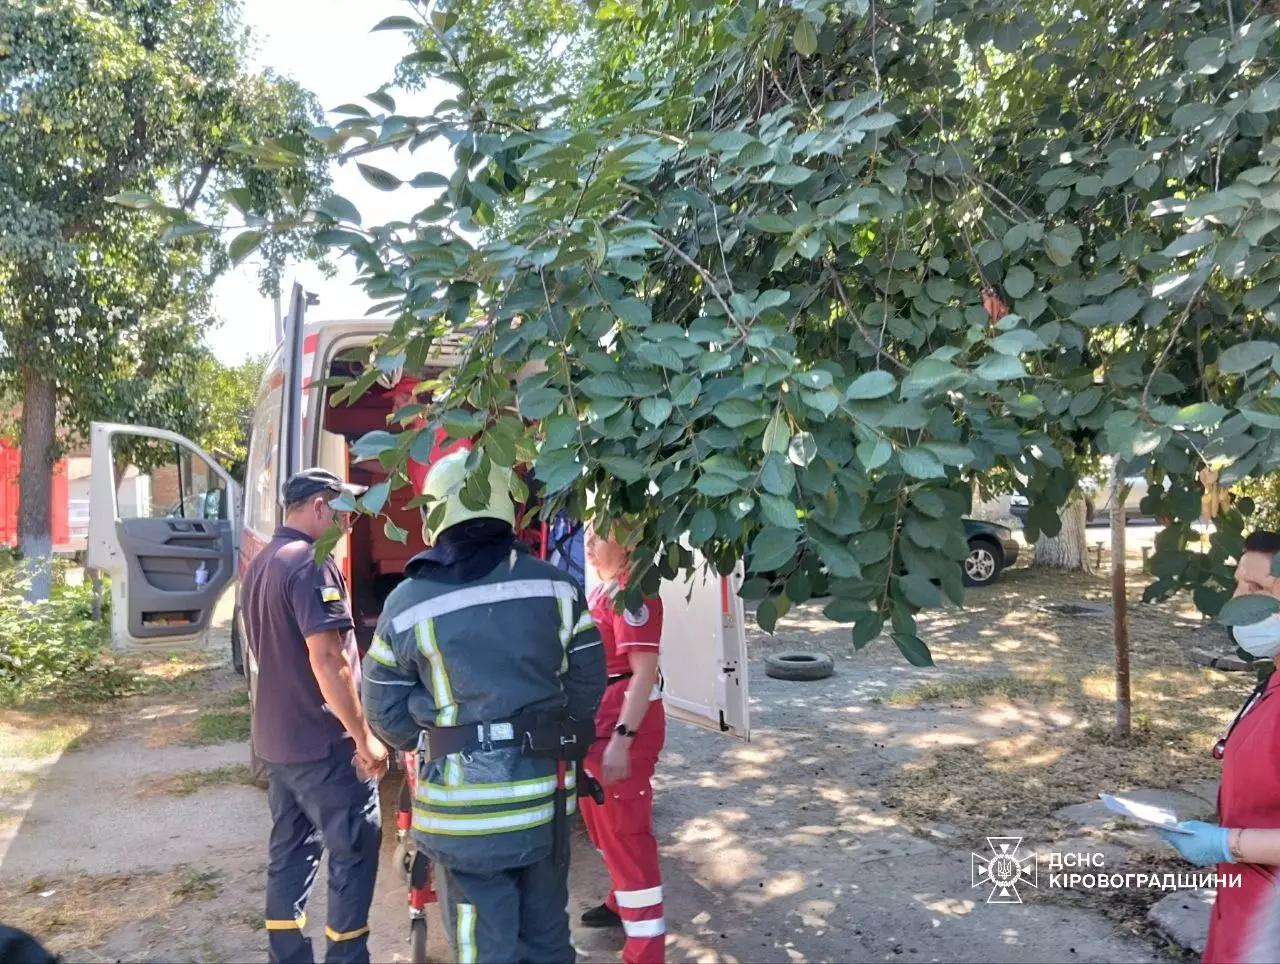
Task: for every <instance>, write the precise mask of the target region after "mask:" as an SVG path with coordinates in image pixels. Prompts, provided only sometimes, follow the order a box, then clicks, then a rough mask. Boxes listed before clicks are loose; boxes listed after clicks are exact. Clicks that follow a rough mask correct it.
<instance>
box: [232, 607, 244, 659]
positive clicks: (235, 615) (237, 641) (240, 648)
mask: <svg viewBox="0 0 1280 964" xmlns="http://www.w3.org/2000/svg"><path fill="white" fill-rule="evenodd" d="M231 668H232V669H234V670H235V671H236V672H237V673H239V674H240V675H241V676H243V675H244V640H243V639H241V638H240V607H239V606H237V607H236V608H235V610H234V611H233V612H232V613H231Z"/></svg>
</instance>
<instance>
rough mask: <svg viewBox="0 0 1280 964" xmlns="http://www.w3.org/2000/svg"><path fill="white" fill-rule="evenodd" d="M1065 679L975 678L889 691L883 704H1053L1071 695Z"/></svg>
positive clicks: (1021, 677) (1068, 684)
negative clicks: (996, 700) (997, 699)
mask: <svg viewBox="0 0 1280 964" xmlns="http://www.w3.org/2000/svg"><path fill="white" fill-rule="evenodd" d="M1071 692H1072V688H1071V685H1070V683H1069V682H1068V681H1067V679H1066V677H1063V676H1056V675H1055V676H1049V677H1039V678H1032V677H1026V676H979V677H977V678H974V679H955V680H940V681H938V682H934V683H920V684H917V685H916V686H910V687H907V688H906V689H900V690H891V691H890V692H889V693H888V694H887V695H886V696H885V697H884V700H883V702H885V703H888V704H889V705H890V706H919V705H920V704H921V703H929V702H934V701H938V702H947V703H976V702H979V701H981V700H984V699H988V698H991V697H1003V698H1005V699H1010V700H1054V699H1062V698H1064V697H1067V696H1069V695H1070V694H1071Z"/></svg>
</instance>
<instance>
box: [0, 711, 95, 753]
mask: <svg viewBox="0 0 1280 964" xmlns="http://www.w3.org/2000/svg"><path fill="white" fill-rule="evenodd" d="M88 731H89V721H88V720H83V719H73V720H64V721H63V722H54V721H52V720H49V719H46V718H43V717H42V716H41V715H36V714H33V713H23V712H17V711H11V712H8V713H5V714H4V715H3V717H0V757H10V758H15V757H16V758H20V759H27V760H37V759H40V758H41V757H48V756H56V755H57V754H59V753H64V752H66V751H67V750H74V749H75V748H76V741H78V740H79V739H80V738H81V737H82V736H84V735H85V734H86V733H87V732H88Z"/></svg>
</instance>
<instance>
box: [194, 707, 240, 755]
mask: <svg viewBox="0 0 1280 964" xmlns="http://www.w3.org/2000/svg"><path fill="white" fill-rule="evenodd" d="M247 739H249V714H248V713H244V712H241V711H239V710H209V711H207V712H205V713H201V714H200V715H199V716H197V717H196V719H195V722H194V724H193V726H192V733H191V737H190V738H189V739H188V740H187V742H188V743H189V744H191V745H194V746H205V745H209V744H213V743H234V742H240V741H242V740H247Z"/></svg>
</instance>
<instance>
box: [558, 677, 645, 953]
mask: <svg viewBox="0 0 1280 964" xmlns="http://www.w3.org/2000/svg"><path fill="white" fill-rule="evenodd" d="M626 691H627V687H626V683H625V682H623V681H619V682H617V683H615V684H613V685H612V686H610V687H609V688H608V689H607V690H606V691H605V695H604V700H603V701H602V702H601V704H600V711H599V713H598V714H597V716H596V742H595V743H594V744H593V745H592V747H591V752H590V753H589V754H587V759H586V763H585V769H586V771H587V772H588V773H590V774H591V775H592V776H594V777H595V778H596V779H597V780H600V782H601V783H602V784H603V786H604V793H605V803H604V806H600V805H599V804H597V803H596V802H595V801H594V800H592V799H591V798H590V797H582V798H580V802H579V806H580V808H581V810H582V818H583V820H585V821H586V824H587V832H588V833H589V834H591V842H592V843H594V844H595V846H596V849H597V850H599V851H600V854H601V856H603V857H604V865H605V869H607V870H608V871H609V881H610V883H611V884H612V885H613V890H612V891H611V892H610V894H609V897H608V899H607V900H606V901H605V903H606V904H607V905H608V906H609V907H610V908H612V909H613V910H615V911H617V913H618V916H620V917H621V918H622V927H623V930H624V931H625V932H626V935H627V942H626V944H625V945H624V946H623V949H622V960H623V961H624V962H626V964H661V962H662V961H663V960H664V949H665V947H666V933H667V926H666V921H665V920H664V919H663V916H662V874H661V872H660V870H659V869H658V841H657V839H656V838H655V837H654V835H653V785H652V783H651V782H650V780H651V778H652V777H653V770H654V767H655V766H656V765H657V763H658V753H659V752H660V751H661V750H662V744H663V742H664V741H665V740H666V735H667V716H666V712H665V711H664V710H663V707H662V700H653V701H652V702H651V703H650V704H649V710H648V712H647V713H646V714H645V717H644V722H642V723H641V724H640V727H639V732H637V734H636V735H635V736H634V737H632V746H631V775H630V776H629V777H628V778H627V779H625V780H623V781H621V782H620V783H604V780H603V778H602V777H601V772H602V770H603V767H602V763H601V761H602V758H603V756H604V748H605V745H606V744H607V743H608V742H609V741H608V737H607V736H606V735H605V734H612V732H613V728H614V727H615V726H616V725H617V723H618V715H619V714H620V713H621V712H622V700H623V697H624V696H625V695H626Z"/></svg>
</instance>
